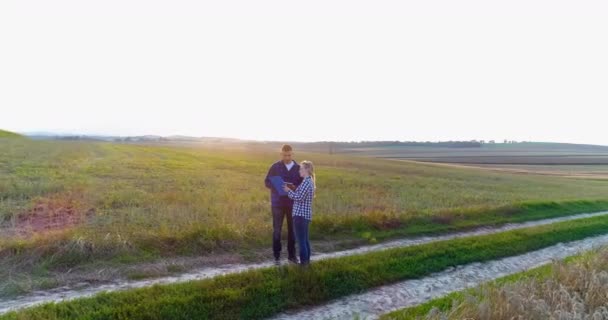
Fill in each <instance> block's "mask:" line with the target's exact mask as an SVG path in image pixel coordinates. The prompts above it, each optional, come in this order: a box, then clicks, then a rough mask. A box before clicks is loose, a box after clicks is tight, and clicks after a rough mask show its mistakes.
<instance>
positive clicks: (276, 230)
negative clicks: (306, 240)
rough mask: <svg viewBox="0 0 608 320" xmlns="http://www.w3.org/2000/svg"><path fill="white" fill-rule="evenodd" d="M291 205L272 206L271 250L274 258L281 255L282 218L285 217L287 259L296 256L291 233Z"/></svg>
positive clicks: (294, 242) (294, 243) (293, 238)
mask: <svg viewBox="0 0 608 320" xmlns="http://www.w3.org/2000/svg"><path fill="white" fill-rule="evenodd" d="M292 210H293V207H292V206H282V207H272V229H273V233H272V251H274V257H275V259H278V258H279V257H280V256H281V249H282V246H281V230H282V229H283V220H284V219H287V255H288V258H289V259H295V257H296V241H295V237H294V234H293V219H292V217H291V211H292Z"/></svg>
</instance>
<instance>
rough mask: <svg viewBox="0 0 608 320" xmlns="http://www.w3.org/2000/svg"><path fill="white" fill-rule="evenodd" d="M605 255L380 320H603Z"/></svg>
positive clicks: (590, 256)
mask: <svg viewBox="0 0 608 320" xmlns="http://www.w3.org/2000/svg"><path fill="white" fill-rule="evenodd" d="M607 273H608V249H607V248H601V249H598V250H594V251H590V252H587V253H584V254H582V255H579V256H575V257H570V258H568V259H566V260H564V261H556V262H554V263H552V264H550V265H545V266H541V267H538V268H535V269H531V270H528V271H525V272H522V273H518V274H514V275H510V276H507V277H504V278H500V279H498V280H496V281H492V282H490V283H487V284H484V285H482V286H479V287H477V288H473V289H469V290H466V291H461V292H454V293H452V294H449V295H447V296H445V297H442V298H438V299H434V300H431V301H429V302H427V303H424V304H422V305H419V306H416V307H412V308H406V309H403V310H398V311H394V312H391V313H388V314H386V315H384V316H382V317H381V319H382V320H422V319H425V320H439V319H497V320H502V319H505V320H506V319H514V318H518V317H521V316H522V315H525V316H526V318H530V319H556V318H566V319H571V318H580V319H605V317H606V315H607V314H606V304H607V303H608V299H607V297H606V294H605V293H606V291H607V290H608V286H607V285H606V281H605V278H606V275H607Z"/></svg>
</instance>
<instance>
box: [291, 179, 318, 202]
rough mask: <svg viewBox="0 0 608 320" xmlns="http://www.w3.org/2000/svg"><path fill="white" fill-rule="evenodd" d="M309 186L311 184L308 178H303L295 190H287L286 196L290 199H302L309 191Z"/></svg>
mask: <svg viewBox="0 0 608 320" xmlns="http://www.w3.org/2000/svg"><path fill="white" fill-rule="evenodd" d="M311 188H312V184H311V182H310V179H305V180H304V182H302V184H301V185H299V186H298V188H297V189H296V191H292V190H289V191H287V196H288V197H289V198H290V199H292V200H296V201H299V200H302V199H304V197H305V196H306V195H307V194H308V193H309V192H310V189H311Z"/></svg>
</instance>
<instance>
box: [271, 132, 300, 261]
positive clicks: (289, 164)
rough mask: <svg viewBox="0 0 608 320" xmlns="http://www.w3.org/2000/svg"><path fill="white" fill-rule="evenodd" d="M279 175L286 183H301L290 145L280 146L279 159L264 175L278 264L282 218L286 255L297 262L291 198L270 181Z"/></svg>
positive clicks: (273, 248) (295, 184) (298, 168)
mask: <svg viewBox="0 0 608 320" xmlns="http://www.w3.org/2000/svg"><path fill="white" fill-rule="evenodd" d="M272 176H280V177H281V178H283V181H285V182H286V183H288V184H289V183H291V184H293V186H294V187H297V186H298V185H300V183H302V178H301V177H300V165H299V164H297V163H296V162H295V161H294V160H293V149H292V148H291V146H290V145H288V144H286V145H283V147H282V148H281V160H279V161H277V162H275V163H274V164H273V165H272V166H271V167H270V170H268V174H267V175H266V180H265V182H266V188H268V189H270V202H271V207H272V228H273V234H272V250H273V252H274V259H275V263H276V264H277V265H278V264H280V258H281V250H282V246H281V230H282V228H283V220H287V256H288V259H289V261H290V262H292V263H298V259H297V258H296V241H295V236H294V233H293V223H292V221H293V220H292V215H291V211H292V210H293V200H291V199H289V197H288V196H280V195H279V193H278V192H277V190H275V189H274V187H273V186H272V184H271V183H270V177H272Z"/></svg>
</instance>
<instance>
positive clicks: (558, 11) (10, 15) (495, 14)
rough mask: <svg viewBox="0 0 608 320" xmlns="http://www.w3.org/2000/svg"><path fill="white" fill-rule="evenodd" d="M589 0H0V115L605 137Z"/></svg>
mask: <svg viewBox="0 0 608 320" xmlns="http://www.w3.org/2000/svg"><path fill="white" fill-rule="evenodd" d="M607 39H608V2H607V1H605V0H598V1H588V0H577V1H563V0H511V1H492V0H462V1H454V0H441V1H440V0H423V1H406V0H394V1H388V0H373V1H371V0H369V1H360V0H343V1H336V0H319V1H317V0H308V1H289V0H277V1H265V0H260V1H252V0H243V1H235V0H216V1H195V0H192V1H189V0H171V1H158V0H104V1H90V0H54V1H49V0H37V1H34V0H2V1H0V111H1V113H0V128H3V129H8V130H14V131H20V132H24V131H26V132H27V131H49V130H52V131H60V132H72V133H89V134H91V133H99V134H117V135H136V134H159V135H171V134H183V135H194V136H225V137H238V138H249V139H270V140H301V141H310V140H450V139H455V140H470V139H500V140H502V139H513V140H534V141H561V142H580V143H597V144H606V145H608V135H606V134H605V132H606V131H605V123H606V121H608V119H607V117H606V114H607V112H606V110H607V107H608V41H607Z"/></svg>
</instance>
